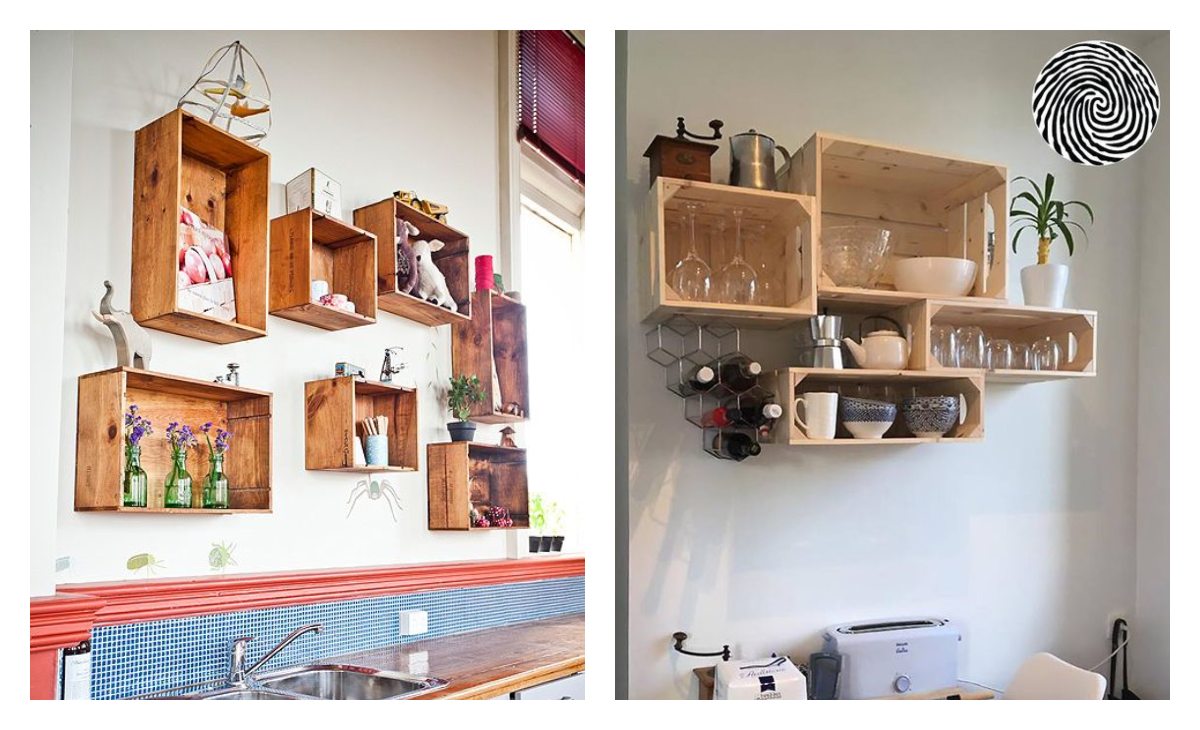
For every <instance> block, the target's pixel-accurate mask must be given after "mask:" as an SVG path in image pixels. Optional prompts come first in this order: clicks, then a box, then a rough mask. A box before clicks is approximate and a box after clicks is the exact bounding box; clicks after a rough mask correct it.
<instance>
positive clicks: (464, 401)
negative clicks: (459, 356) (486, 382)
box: [446, 375, 483, 441]
mask: <svg viewBox="0 0 1200 730" xmlns="http://www.w3.org/2000/svg"><path fill="white" fill-rule="evenodd" d="M482 400H483V389H482V388H481V387H480V386H479V376H478V375H455V376H452V377H451V378H450V393H449V395H448V396H447V401H448V403H449V406H450V413H451V414H452V415H453V416H454V417H455V418H457V419H458V420H457V421H451V422H450V423H447V424H446V428H448V429H450V440H451V441H470V440H472V439H474V438H475V424H474V423H471V421H470V418H471V406H473V405H475V404H476V403H478V402H480V401H482Z"/></svg>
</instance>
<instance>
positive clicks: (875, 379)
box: [760, 368, 984, 446]
mask: <svg viewBox="0 0 1200 730" xmlns="http://www.w3.org/2000/svg"><path fill="white" fill-rule="evenodd" d="M858 383H863V384H868V385H884V384H891V385H895V386H896V387H897V389H899V390H904V391H906V393H903V394H902V395H908V394H916V395H958V394H962V395H963V396H965V397H966V401H967V418H966V421H965V422H964V423H963V424H961V425H958V426H955V427H954V428H953V429H952V430H951V431H950V432H949V435H947V436H942V437H941V438H918V437H912V436H899V437H891V436H885V437H884V438H882V439H855V438H851V437H850V436H849V435H848V434H847V435H846V437H845V438H841V437H838V438H834V439H810V438H808V437H807V436H805V435H804V432H803V431H802V430H801V429H800V427H799V426H797V425H796V421H795V415H796V413H795V399H796V397H797V394H799V393H803V392H807V391H812V390H816V391H831V390H834V389H835V388H837V389H841V390H843V391H845V390H846V389H847V386H852V385H854V384H858ZM760 385H762V386H763V387H765V388H767V389H768V390H771V391H772V392H773V393H774V394H775V402H776V403H779V404H780V405H781V406H782V407H783V417H781V418H779V419H778V420H777V421H776V422H775V426H774V428H773V429H772V431H771V438H770V443H775V444H788V445H791V446H850V445H855V446H881V445H892V444H923V443H963V442H976V441H982V440H983V436H984V428H983V417H984V377H983V371H982V370H971V371H955V372H953V373H940V372H926V371H917V370H862V369H853V368H845V369H832V368H787V369H782V370H776V371H774V372H771V373H766V374H764V375H763V377H762V378H761V380H760ZM839 410H840V406H839ZM896 411H897V412H896V420H897V421H898V422H900V423H901V427H903V419H904V414H903V413H901V412H900V408H899V405H898V404H897V409H896ZM838 423H839V432H841V430H842V427H841V416H840V413H839V416H838ZM901 432H902V433H903V432H904V431H903V429H902V428H901Z"/></svg>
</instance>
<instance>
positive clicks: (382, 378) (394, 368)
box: [379, 346, 408, 383]
mask: <svg viewBox="0 0 1200 730" xmlns="http://www.w3.org/2000/svg"><path fill="white" fill-rule="evenodd" d="M403 350H404V348H403V347H399V346H397V347H389V348H387V349H386V350H384V351H383V367H382V368H381V372H380V373H379V382H381V383H390V382H392V376H393V375H395V374H396V373H398V372H400V371H401V370H403V369H404V368H405V367H407V366H408V364H407V363H403V362H402V363H400V364H399V365H393V364H392V355H393V354H394V355H395V356H396V358H397V359H399V358H400V353H401V352H402V351H403Z"/></svg>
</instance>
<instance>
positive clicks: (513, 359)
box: [452, 291, 529, 424]
mask: <svg viewBox="0 0 1200 730" xmlns="http://www.w3.org/2000/svg"><path fill="white" fill-rule="evenodd" d="M525 331H526V330H525V305H524V304H522V303H520V302H518V301H517V300H515V299H510V298H509V297H506V296H504V295H503V294H497V293H495V292H491V291H483V292H480V291H477V292H475V293H474V294H472V295H471V321H470V322H461V323H460V322H455V323H454V339H453V341H452V342H453V345H452V349H453V358H452V359H453V363H454V374H455V375H477V376H479V385H480V388H481V389H482V390H483V400H482V401H480V402H478V403H475V404H473V405H472V406H471V420H472V421H476V422H478V423H493V424H494V423H516V422H519V421H524V420H525V419H526V418H528V417H529V357H528V353H527V351H526V335H525ZM493 364H495V376H496V381H497V383H495V385H498V386H499V387H498V388H494V387H493V385H494V383H493V380H492V375H493V371H492V365H493ZM495 390H498V391H499V401H497V400H496V396H495V395H494V391H495ZM511 403H516V404H517V405H518V406H520V408H521V412H522V414H523V415H513V414H511V413H507V412H505V411H504V410H503V409H504V408H505V407H506V406H508V405H509V404H511Z"/></svg>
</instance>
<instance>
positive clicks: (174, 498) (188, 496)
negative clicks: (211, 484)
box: [163, 449, 192, 507]
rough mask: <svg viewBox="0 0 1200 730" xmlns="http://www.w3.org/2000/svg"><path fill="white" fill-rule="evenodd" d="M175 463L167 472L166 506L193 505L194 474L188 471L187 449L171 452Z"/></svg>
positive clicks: (164, 503)
mask: <svg viewBox="0 0 1200 730" xmlns="http://www.w3.org/2000/svg"><path fill="white" fill-rule="evenodd" d="M171 458H172V459H173V460H174V462H175V463H174V465H173V466H172V467H171V472H170V473H169V474H167V484H166V493H165V494H164V495H163V506H164V507H191V506H192V475H191V474H188V471H187V449H175V450H174V451H172V452H171Z"/></svg>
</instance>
